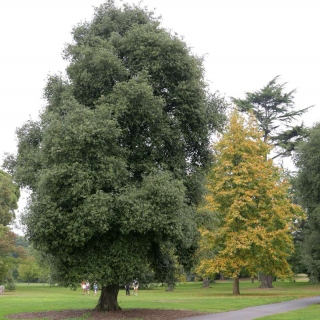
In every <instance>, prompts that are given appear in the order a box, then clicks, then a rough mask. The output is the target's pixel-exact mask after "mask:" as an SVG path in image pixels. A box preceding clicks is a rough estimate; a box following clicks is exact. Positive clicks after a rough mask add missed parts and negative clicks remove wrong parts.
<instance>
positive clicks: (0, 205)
mask: <svg viewBox="0 0 320 320" xmlns="http://www.w3.org/2000/svg"><path fill="white" fill-rule="evenodd" d="M19 197H20V190H19V186H18V185H17V184H15V183H14V182H13V181H12V178H11V176H10V175H9V174H8V173H6V172H4V171H2V170H0V224H2V225H4V226H7V225H9V224H10V223H11V222H13V220H14V218H15V214H14V210H15V209H17V208H18V200H19Z"/></svg>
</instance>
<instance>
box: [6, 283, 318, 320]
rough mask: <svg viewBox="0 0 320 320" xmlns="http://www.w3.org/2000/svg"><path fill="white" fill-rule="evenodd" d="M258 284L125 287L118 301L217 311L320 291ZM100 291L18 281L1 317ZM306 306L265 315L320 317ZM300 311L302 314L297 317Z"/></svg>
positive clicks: (81, 300)
mask: <svg viewBox="0 0 320 320" xmlns="http://www.w3.org/2000/svg"><path fill="white" fill-rule="evenodd" d="M258 287H259V283H258V282H255V283H253V284H252V283H251V281H241V282H240V292H241V295H240V296H233V295H232V283H231V282H229V281H217V282H216V283H213V284H211V285H210V288H207V289H204V288H202V283H201V282H189V283H183V284H178V285H177V287H176V288H175V290H174V291H173V292H166V291H165V288H164V287H157V288H155V289H153V290H139V292H138V296H126V295H125V290H120V292H119V296H118V302H119V304H120V306H121V307H122V308H123V309H133V308H134V309H136V308H150V309H185V310H197V311H202V312H207V313H215V312H224V311H230V310H237V309H243V308H246V307H250V306H258V305H262V304H269V303H274V302H281V301H287V300H293V299H299V298H305V297H310V296H316V295H320V285H319V284H310V283H308V282H280V281H279V282H275V283H274V288H273V289H259V288H258ZM99 294H100V292H98V295H97V296H94V295H93V292H92V291H91V292H90V295H89V296H87V295H83V294H82V291H81V290H80V287H79V289H78V290H76V291H72V290H70V289H68V288H61V287H50V286H48V285H44V286H43V285H42V284H30V285H27V284H17V288H16V290H15V291H12V292H8V291H6V292H5V294H4V295H0V319H4V316H5V315H8V314H13V313H21V312H37V311H48V310H68V309H93V308H94V307H95V305H96V303H97V300H98V298H99ZM303 310H308V312H309V313H308V318H303V317H302V316H306V311H303ZM303 310H298V311H294V312H292V313H290V314H291V315H290V316H291V317H289V318H288V317H285V316H286V315H281V316H280V315H279V316H271V317H266V318H265V319H268V320H269V319H279V320H280V319H281V320H287V319H308V320H309V319H320V314H319V311H320V305H317V306H311V307H309V308H306V309H303ZM299 313H300V315H299ZM296 314H298V316H297V317H296V318H295V317H294V316H295V315H296ZM288 315H289V313H288ZM315 315H317V316H318V317H316V316H315ZM299 316H300V317H299Z"/></svg>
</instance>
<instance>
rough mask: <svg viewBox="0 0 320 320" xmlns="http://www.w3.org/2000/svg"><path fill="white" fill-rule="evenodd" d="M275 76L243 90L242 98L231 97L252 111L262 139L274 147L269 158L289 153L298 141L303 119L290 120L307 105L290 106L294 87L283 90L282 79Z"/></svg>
mask: <svg viewBox="0 0 320 320" xmlns="http://www.w3.org/2000/svg"><path fill="white" fill-rule="evenodd" d="M278 78H279V76H277V77H275V78H274V79H272V80H271V81H270V82H269V83H268V84H267V85H266V86H265V87H263V88H262V89H261V90H258V91H255V92H246V98H245V99H236V98H232V101H233V103H234V104H235V105H236V106H237V107H238V109H239V111H241V112H248V111H252V112H253V114H254V115H255V116H256V118H257V120H258V123H259V127H260V129H261V131H262V132H263V140H264V141H265V142H268V143H271V144H272V145H273V146H274V147H275V149H274V155H273V159H275V158H277V157H288V156H290V155H291V153H292V151H294V150H295V148H296V146H297V144H298V142H299V141H301V140H302V139H304V138H305V137H306V136H307V133H308V131H307V129H306V128H305V127H304V125H303V123H302V124H301V125H292V123H293V122H294V121H295V120H297V119H298V118H299V117H300V116H302V115H303V114H304V113H305V112H307V111H308V109H309V108H310V107H307V108H304V109H299V110H294V93H295V92H296V90H292V91H289V92H285V91H284V89H285V85H286V83H283V84H278V83H277V81H278Z"/></svg>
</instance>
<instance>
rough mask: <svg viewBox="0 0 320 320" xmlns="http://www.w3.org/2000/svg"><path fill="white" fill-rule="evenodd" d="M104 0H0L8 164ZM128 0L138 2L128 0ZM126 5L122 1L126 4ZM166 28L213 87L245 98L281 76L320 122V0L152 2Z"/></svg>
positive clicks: (2, 148)
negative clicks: (70, 46)
mask: <svg viewBox="0 0 320 320" xmlns="http://www.w3.org/2000/svg"><path fill="white" fill-rule="evenodd" d="M103 2H104V1H103V0H63V1H62V0H55V1H48V0H28V1H26V0H11V1H9V0H3V1H1V2H0V47H1V50H0V107H1V117H0V134H1V141H0V156H1V158H0V162H2V156H3V153H4V152H15V148H16V141H15V130H16V128H17V127H19V126H21V125H22V124H23V123H24V122H25V121H26V120H28V119H29V118H30V117H31V118H33V119H34V118H36V117H37V115H38V113H39V111H40V109H41V107H42V106H43V105H44V101H43V100H42V99H41V97H42V89H43V87H44V85H45V79H46V77H47V75H48V74H49V73H51V74H52V73H57V72H59V71H62V72H63V71H64V69H65V66H66V63H65V62H64V61H63V59H62V57H61V52H62V49H63V46H64V43H66V42H70V41H71V35H70V32H71V30H72V27H73V26H74V25H75V24H77V23H79V22H81V21H85V20H91V18H92V15H93V7H94V6H99V5H100V4H102V3H103ZM127 2H128V3H138V1H136V0H128V1H127ZM118 3H120V2H118ZM142 4H143V5H145V6H147V7H149V8H150V9H155V12H156V13H157V15H162V22H163V23H162V25H163V26H164V27H165V28H168V29H172V30H173V31H175V32H177V33H178V34H179V35H181V36H183V37H184V40H185V41H186V43H187V44H188V45H189V46H190V47H192V48H193V52H194V53H196V54H198V55H206V59H205V69H206V76H207V80H208V82H209V83H210V87H211V89H212V91H216V90H219V91H220V92H221V93H223V94H225V95H226V96H234V97H244V92H246V91H249V92H250V91H254V90H258V89H260V88H262V86H264V85H266V84H267V82H268V81H270V80H271V79H272V78H274V77H275V76H277V75H280V76H281V79H280V82H287V87H286V88H287V89H288V90H292V89H297V93H296V95H295V101H296V107H297V108H304V107H307V106H310V105H315V107H314V108H313V109H312V110H311V111H310V112H309V113H308V114H307V115H306V116H304V118H303V120H304V122H305V124H306V125H308V126H311V125H312V124H313V123H314V122H316V121H320V109H319V106H320V88H319V77H320V41H319V36H320V1H318V0H304V1H302V0H300V1H297V0H241V1H240V0H197V1H182V0H145V1H143V2H142Z"/></svg>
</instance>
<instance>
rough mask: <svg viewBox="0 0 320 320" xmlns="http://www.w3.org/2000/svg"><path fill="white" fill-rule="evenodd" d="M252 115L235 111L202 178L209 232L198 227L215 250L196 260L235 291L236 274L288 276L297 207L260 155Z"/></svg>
mask: <svg viewBox="0 0 320 320" xmlns="http://www.w3.org/2000/svg"><path fill="white" fill-rule="evenodd" d="M269 151H270V147H269V146H268V144H267V143H265V142H264V141H263V139H262V133H261V132H260V131H259V130H258V125H257V122H256V121H255V119H254V117H253V116H250V118H249V119H248V120H247V121H246V120H245V119H244V118H242V117H241V116H240V115H239V114H238V113H237V112H234V113H233V114H232V116H231V119H230V125H229V127H228V129H227V131H226V132H225V133H224V135H223V136H222V138H221V139H220V141H219V142H217V143H216V144H215V145H214V153H215V163H214V167H213V169H212V170H211V171H210V174H209V176H208V194H207V196H206V209H207V210H210V211H211V212H214V213H215V215H216V216H217V222H218V224H217V226H216V227H215V229H214V231H211V230H210V228H209V229H203V230H202V236H203V237H204V238H205V241H203V242H204V244H205V246H206V247H207V248H209V249H210V247H211V248H212V250H214V251H215V252H216V254H215V255H214V256H213V257H212V258H206V259H203V260H202V261H201V264H200V267H199V268H200V269H202V270H206V273H207V274H208V275H210V274H211V275H212V274H217V273H220V272H222V273H223V275H224V276H226V277H232V278H233V294H240V289H239V276H240V273H241V272H242V271H245V272H246V273H247V274H249V275H250V276H254V275H256V274H257V272H258V271H261V272H264V273H266V274H274V275H278V276H290V275H291V274H292V272H291V270H290V265H289V264H288V262H287V258H288V256H289V255H290V253H291V252H292V251H293V241H292V234H291V230H292V228H293V227H294V224H293V221H294V220H296V219H299V218H301V217H302V216H303V210H302V209H301V208H300V207H299V206H297V205H295V204H292V203H291V202H290V199H289V197H288V195H289V194H288V189H289V185H288V183H287V181H286V180H285V179H283V175H282V173H281V170H280V169H279V168H278V167H276V166H275V165H274V164H273V163H272V160H271V159H269V160H267V158H266V156H267V154H268V153H269Z"/></svg>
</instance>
